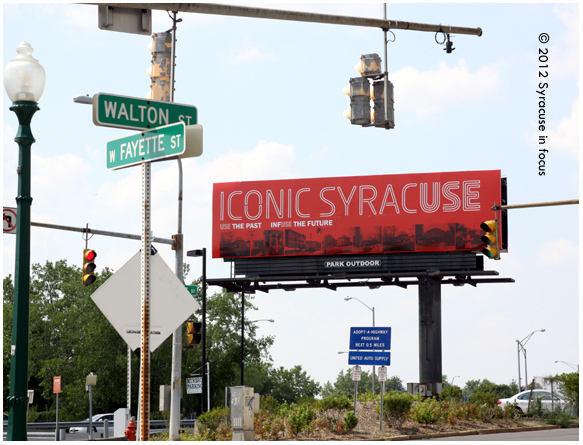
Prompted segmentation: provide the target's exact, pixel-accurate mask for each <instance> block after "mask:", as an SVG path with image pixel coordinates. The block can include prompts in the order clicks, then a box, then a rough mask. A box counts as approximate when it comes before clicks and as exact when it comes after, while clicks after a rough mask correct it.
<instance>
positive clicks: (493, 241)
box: [480, 219, 500, 260]
mask: <svg viewBox="0 0 583 445" xmlns="http://www.w3.org/2000/svg"><path fill="white" fill-rule="evenodd" d="M480 228H481V229H482V230H483V231H485V232H486V233H485V234H484V235H483V236H482V238H481V240H482V242H483V243H484V244H485V247H484V248H483V249H482V253H483V254H484V255H486V256H487V257H488V258H493V259H495V260H498V259H500V251H499V250H498V221H497V220H495V219H492V220H489V221H484V222H483V223H482V224H480Z"/></svg>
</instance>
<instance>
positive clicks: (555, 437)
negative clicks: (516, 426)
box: [429, 428, 579, 442]
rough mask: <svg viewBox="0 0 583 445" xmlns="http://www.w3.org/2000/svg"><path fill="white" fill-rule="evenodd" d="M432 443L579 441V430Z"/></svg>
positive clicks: (450, 438) (522, 433) (533, 432)
mask: <svg viewBox="0 0 583 445" xmlns="http://www.w3.org/2000/svg"><path fill="white" fill-rule="evenodd" d="M429 440H432V441H438V440H441V441H443V440H448V441H449V440H459V441H477V440H484V441H496V442H499V441H563V440H571V441H578V440H579V428H559V429H554V430H542V431H522V432H516V433H496V434H479V435H472V436H454V437H441V438H439V439H429Z"/></svg>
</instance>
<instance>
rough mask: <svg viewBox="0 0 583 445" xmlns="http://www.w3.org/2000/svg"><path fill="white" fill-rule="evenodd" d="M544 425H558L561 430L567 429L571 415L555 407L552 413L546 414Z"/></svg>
mask: <svg viewBox="0 0 583 445" xmlns="http://www.w3.org/2000/svg"><path fill="white" fill-rule="evenodd" d="M546 423H548V424H551V425H559V426H560V427H561V428H569V425H570V424H571V415H570V414H569V413H568V411H566V410H562V409H561V408H560V407H556V408H555V410H554V411H553V412H552V413H548V415H547V418H546Z"/></svg>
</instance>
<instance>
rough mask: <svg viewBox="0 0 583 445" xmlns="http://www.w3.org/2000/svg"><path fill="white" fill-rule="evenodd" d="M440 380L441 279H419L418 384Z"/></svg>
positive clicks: (432, 277) (429, 277) (437, 277)
mask: <svg viewBox="0 0 583 445" xmlns="http://www.w3.org/2000/svg"><path fill="white" fill-rule="evenodd" d="M442 378H443V377H442V366H441V277H440V276H428V277H419V382H420V383H438V382H441V381H442Z"/></svg>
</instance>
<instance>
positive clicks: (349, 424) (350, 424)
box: [344, 411, 358, 431]
mask: <svg viewBox="0 0 583 445" xmlns="http://www.w3.org/2000/svg"><path fill="white" fill-rule="evenodd" d="M344 424H345V425H346V430H347V431H352V430H353V429H354V428H356V425H358V418H357V417H356V416H355V415H354V413H353V412H352V411H348V412H347V413H346V415H345V416H344Z"/></svg>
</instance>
